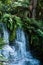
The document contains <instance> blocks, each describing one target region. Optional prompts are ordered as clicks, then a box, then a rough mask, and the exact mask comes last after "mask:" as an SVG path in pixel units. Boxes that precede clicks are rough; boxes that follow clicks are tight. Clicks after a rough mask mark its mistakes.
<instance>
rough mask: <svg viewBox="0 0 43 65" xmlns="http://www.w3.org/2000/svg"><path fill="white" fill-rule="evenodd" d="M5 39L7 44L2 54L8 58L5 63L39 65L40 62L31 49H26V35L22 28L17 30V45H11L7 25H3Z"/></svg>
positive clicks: (8, 64) (9, 64)
mask: <svg viewBox="0 0 43 65" xmlns="http://www.w3.org/2000/svg"><path fill="white" fill-rule="evenodd" d="M3 33H4V38H3V39H4V41H5V43H6V45H5V46H4V47H3V49H2V55H3V56H4V57H5V58H6V59H8V62H7V63H5V62H4V65H39V64H40V62H39V60H37V59H34V58H33V56H32V55H31V53H30V51H29V52H27V51H26V44H27V43H26V37H25V33H24V31H23V30H22V29H20V28H18V29H17V31H16V36H17V37H16V39H15V42H14V44H15V46H14V45H13V46H10V45H9V33H8V31H7V29H6V28H5V27H3Z"/></svg>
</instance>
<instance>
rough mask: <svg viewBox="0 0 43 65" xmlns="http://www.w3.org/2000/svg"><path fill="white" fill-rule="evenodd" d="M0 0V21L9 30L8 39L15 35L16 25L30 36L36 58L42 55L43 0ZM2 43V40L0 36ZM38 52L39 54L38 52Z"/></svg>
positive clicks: (13, 37) (11, 39)
mask: <svg viewBox="0 0 43 65" xmlns="http://www.w3.org/2000/svg"><path fill="white" fill-rule="evenodd" d="M33 1H34V0H26V1H24V0H22V1H20V0H0V22H2V23H4V24H5V25H6V27H7V29H8V30H9V32H10V37H9V41H13V40H14V39H15V37H16V29H17V27H22V28H23V29H24V31H25V32H26V33H27V34H28V33H29V35H30V36H31V37H30V47H31V50H33V51H35V52H36V54H37V55H38V58H42V57H41V56H43V0H36V2H33ZM0 41H1V42H0V43H1V45H2V43H3V41H2V39H1V38H0ZM39 53H40V54H39Z"/></svg>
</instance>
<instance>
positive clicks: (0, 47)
mask: <svg viewBox="0 0 43 65" xmlns="http://www.w3.org/2000/svg"><path fill="white" fill-rule="evenodd" d="M4 45H5V43H4V41H3V39H2V38H0V49H2V47H3V46H4Z"/></svg>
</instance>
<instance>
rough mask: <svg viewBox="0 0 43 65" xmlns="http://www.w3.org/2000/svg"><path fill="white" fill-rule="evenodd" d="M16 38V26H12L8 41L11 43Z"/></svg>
mask: <svg viewBox="0 0 43 65" xmlns="http://www.w3.org/2000/svg"><path fill="white" fill-rule="evenodd" d="M15 37H16V25H14V29H13V31H12V32H10V37H9V40H10V41H13V40H14V39H15Z"/></svg>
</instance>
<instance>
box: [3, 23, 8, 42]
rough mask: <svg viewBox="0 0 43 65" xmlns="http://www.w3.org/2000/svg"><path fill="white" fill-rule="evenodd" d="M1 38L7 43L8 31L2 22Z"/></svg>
mask: <svg viewBox="0 0 43 65" xmlns="http://www.w3.org/2000/svg"><path fill="white" fill-rule="evenodd" d="M3 34H4V35H3V40H4V42H5V43H9V33H8V31H7V28H6V26H4V24H3Z"/></svg>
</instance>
